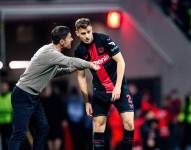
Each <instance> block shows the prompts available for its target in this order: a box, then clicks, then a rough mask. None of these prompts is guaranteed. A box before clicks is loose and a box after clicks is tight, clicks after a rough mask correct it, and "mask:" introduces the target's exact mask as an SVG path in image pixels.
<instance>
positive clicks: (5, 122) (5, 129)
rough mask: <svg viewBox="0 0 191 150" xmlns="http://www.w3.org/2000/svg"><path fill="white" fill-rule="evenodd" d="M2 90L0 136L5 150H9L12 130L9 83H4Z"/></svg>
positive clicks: (0, 97) (0, 98)
mask: <svg viewBox="0 0 191 150" xmlns="http://www.w3.org/2000/svg"><path fill="white" fill-rule="evenodd" d="M0 88H1V89H0V91H1V93H0V94H1V95H0V135H1V139H2V147H3V150H7V149H8V147H7V145H8V140H9V137H10V135H11V129H12V127H11V123H12V105H11V92H10V90H9V83H8V82H2V83H1V87H0Z"/></svg>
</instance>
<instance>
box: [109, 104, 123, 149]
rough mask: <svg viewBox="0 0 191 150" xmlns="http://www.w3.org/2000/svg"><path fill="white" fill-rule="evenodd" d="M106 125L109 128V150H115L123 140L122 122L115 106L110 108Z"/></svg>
mask: <svg viewBox="0 0 191 150" xmlns="http://www.w3.org/2000/svg"><path fill="white" fill-rule="evenodd" d="M108 123H109V126H110V128H111V132H112V136H111V148H112V149H115V147H116V145H117V144H118V143H119V142H120V141H121V140H122V139H123V130H124V127H123V122H122V119H121V116H120V115H119V113H118V111H117V109H116V108H115V106H113V105H112V106H111V108H110V113H109V116H108Z"/></svg>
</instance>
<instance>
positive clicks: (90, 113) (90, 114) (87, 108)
mask: <svg viewBox="0 0 191 150" xmlns="http://www.w3.org/2000/svg"><path fill="white" fill-rule="evenodd" d="M86 113H87V115H88V116H89V117H92V113H93V109H92V105H91V104H90V103H89V102H87V103H86Z"/></svg>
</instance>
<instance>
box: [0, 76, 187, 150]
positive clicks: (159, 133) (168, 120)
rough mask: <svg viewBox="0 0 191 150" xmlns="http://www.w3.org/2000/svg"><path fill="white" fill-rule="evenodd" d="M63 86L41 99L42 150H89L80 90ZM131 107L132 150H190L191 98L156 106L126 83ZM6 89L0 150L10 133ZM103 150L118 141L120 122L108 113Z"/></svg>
mask: <svg viewBox="0 0 191 150" xmlns="http://www.w3.org/2000/svg"><path fill="white" fill-rule="evenodd" d="M67 84H68V83H67V81H64V80H63V81H60V80H59V81H53V82H52V83H51V84H50V85H49V86H48V87H47V88H46V89H45V90H44V91H43V92H42V94H41V100H42V103H43V106H44V109H45V112H46V116H47V119H48V122H49V128H50V129H49V130H50V132H49V135H48V138H47V144H46V149H47V150H91V141H92V139H91V138H92V124H91V118H88V117H87V116H86V113H85V109H84V103H83V99H82V96H81V94H80V91H79V88H77V87H70V88H68V86H67ZM128 86H129V90H130V92H131V94H132V96H133V98H134V105H135V141H134V150H189V149H191V140H190V139H191V92H190V93H188V95H185V98H180V97H179V94H178V91H177V90H176V89H174V90H172V91H171V92H170V93H169V94H168V95H167V96H166V97H165V98H163V99H161V101H160V102H159V103H158V102H157V104H156V103H155V100H154V99H155V98H154V97H152V96H151V93H150V91H148V90H143V91H140V90H139V89H138V88H137V86H136V84H134V83H129V85H128ZM11 123H12V107H11V87H10V83H8V82H1V95H0V137H1V138H0V150H1V149H2V150H7V142H8V139H9V136H10V133H11V130H12V129H11ZM106 132H107V133H108V134H107V136H106V137H105V138H106V141H107V142H106V143H107V148H106V149H107V150H114V149H115V147H116V146H117V144H118V143H119V141H120V140H121V139H122V137H123V126H122V120H121V119H120V116H119V114H118V112H117V110H116V109H115V107H114V106H112V107H111V109H110V113H109V116H108V124H107V127H106ZM33 134H34V133H33V129H32V127H31V128H30V131H29V132H28V133H27V136H26V140H25V142H24V143H23V144H22V149H23V150H24V149H28V150H30V149H31V146H30V145H32V142H33V138H32V137H33Z"/></svg>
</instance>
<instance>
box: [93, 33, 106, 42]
mask: <svg viewBox="0 0 191 150" xmlns="http://www.w3.org/2000/svg"><path fill="white" fill-rule="evenodd" d="M93 35H94V38H99V39H100V40H106V39H107V38H108V37H109V36H108V35H107V34H105V33H97V32H95V33H94V34H93Z"/></svg>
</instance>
